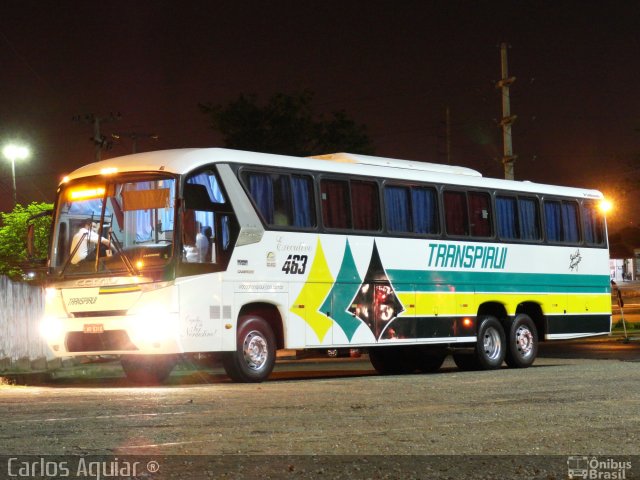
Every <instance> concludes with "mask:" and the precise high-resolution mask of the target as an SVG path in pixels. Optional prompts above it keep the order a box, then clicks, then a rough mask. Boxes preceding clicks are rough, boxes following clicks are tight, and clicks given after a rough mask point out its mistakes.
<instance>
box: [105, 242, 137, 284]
mask: <svg viewBox="0 0 640 480" xmlns="http://www.w3.org/2000/svg"><path fill="white" fill-rule="evenodd" d="M109 242H111V244H113V245H114V246H115V247H116V248H115V251H116V253H118V254H119V256H120V260H122V263H124V266H125V267H126V268H127V270H128V271H129V273H130V274H131V276H133V277H136V276H138V275H140V272H139V271H138V269H136V267H135V266H134V265H133V263H132V262H131V259H130V258H129V257H128V256H127V254H126V253H125V252H124V248H122V243H120V240H118V237H116V236H115V235H114V234H113V232H112V231H109Z"/></svg>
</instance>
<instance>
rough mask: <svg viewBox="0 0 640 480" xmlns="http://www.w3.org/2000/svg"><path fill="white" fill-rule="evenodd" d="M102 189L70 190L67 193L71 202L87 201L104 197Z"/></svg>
mask: <svg viewBox="0 0 640 480" xmlns="http://www.w3.org/2000/svg"><path fill="white" fill-rule="evenodd" d="M104 191H105V190H104V188H103V187H97V188H86V189H82V190H71V191H70V192H69V197H70V198H71V200H87V199H90V198H99V197H102V196H104Z"/></svg>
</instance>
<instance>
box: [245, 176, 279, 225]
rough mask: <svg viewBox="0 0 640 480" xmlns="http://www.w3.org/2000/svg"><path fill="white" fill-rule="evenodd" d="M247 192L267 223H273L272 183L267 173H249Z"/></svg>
mask: <svg viewBox="0 0 640 480" xmlns="http://www.w3.org/2000/svg"><path fill="white" fill-rule="evenodd" d="M249 193H250V194H251V197H252V198H253V201H254V202H255V203H256V206H257V207H258V210H259V211H260V213H261V214H262V217H263V218H264V220H265V221H266V222H267V223H273V212H274V205H273V184H272V183H271V178H270V177H269V175H266V174H263V173H250V174H249Z"/></svg>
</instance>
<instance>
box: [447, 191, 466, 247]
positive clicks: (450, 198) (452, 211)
mask: <svg viewBox="0 0 640 480" xmlns="http://www.w3.org/2000/svg"><path fill="white" fill-rule="evenodd" d="M443 198H444V219H445V226H446V230H447V235H458V236H466V235H469V230H468V225H469V220H468V217H467V198H466V195H465V193H464V192H456V191H451V190H445V192H444V195H443Z"/></svg>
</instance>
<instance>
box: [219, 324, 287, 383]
mask: <svg viewBox="0 0 640 480" xmlns="http://www.w3.org/2000/svg"><path fill="white" fill-rule="evenodd" d="M275 361H276V338H275V335H274V334H273V330H272V329H271V327H270V326H269V324H268V323H267V322H266V321H264V320H263V319H262V318H260V317H246V318H244V319H241V321H240V323H239V327H238V336H237V344H236V350H235V352H227V353H225V354H224V355H223V357H222V365H223V366H224V370H225V372H227V375H228V376H229V378H231V380H233V381H234V382H242V383H259V382H262V381H264V380H266V379H267V377H268V376H269V375H270V374H271V371H272V370H273V366H274V365H275Z"/></svg>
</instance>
